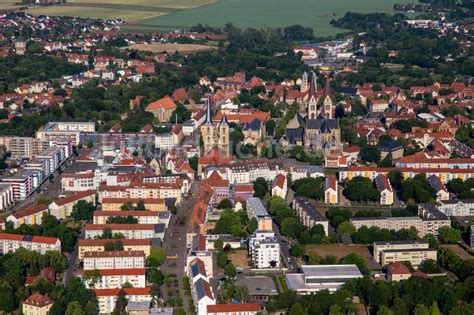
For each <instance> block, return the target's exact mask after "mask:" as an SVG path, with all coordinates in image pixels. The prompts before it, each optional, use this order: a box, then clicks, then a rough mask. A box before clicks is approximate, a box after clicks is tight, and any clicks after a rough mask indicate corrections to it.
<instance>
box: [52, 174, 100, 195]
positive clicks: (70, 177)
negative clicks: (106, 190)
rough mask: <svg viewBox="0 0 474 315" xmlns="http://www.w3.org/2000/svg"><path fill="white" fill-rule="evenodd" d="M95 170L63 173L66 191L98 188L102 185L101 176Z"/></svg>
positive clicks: (63, 186) (62, 178)
mask: <svg viewBox="0 0 474 315" xmlns="http://www.w3.org/2000/svg"><path fill="white" fill-rule="evenodd" d="M97 175H98V174H96V172H94V171H86V172H81V173H63V174H61V185H62V188H63V190H64V191H84V190H90V189H94V190H95V189H97V188H99V185H100V177H99V176H97Z"/></svg>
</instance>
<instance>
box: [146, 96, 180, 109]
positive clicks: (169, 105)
mask: <svg viewBox="0 0 474 315" xmlns="http://www.w3.org/2000/svg"><path fill="white" fill-rule="evenodd" d="M158 108H163V109H165V110H174V109H176V104H175V102H174V101H173V100H172V99H171V97H169V96H165V97H163V98H161V99H159V100H157V101H154V102H152V103H150V104H148V106H147V107H146V110H155V109H158Z"/></svg>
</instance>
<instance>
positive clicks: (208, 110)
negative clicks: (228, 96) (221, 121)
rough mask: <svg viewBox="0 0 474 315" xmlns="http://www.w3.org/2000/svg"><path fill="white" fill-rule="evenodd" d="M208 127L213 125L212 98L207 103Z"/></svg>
mask: <svg viewBox="0 0 474 315" xmlns="http://www.w3.org/2000/svg"><path fill="white" fill-rule="evenodd" d="M205 124H206V125H212V115H211V101H210V98H209V97H208V98H207V101H206V122H205Z"/></svg>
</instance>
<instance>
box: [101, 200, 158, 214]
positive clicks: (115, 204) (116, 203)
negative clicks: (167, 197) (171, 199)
mask: <svg viewBox="0 0 474 315" xmlns="http://www.w3.org/2000/svg"><path fill="white" fill-rule="evenodd" d="M138 203H143V205H144V206H145V209H146V210H148V211H166V204H165V201H164V200H163V199H151V198H148V199H139V198H134V199H132V198H103V199H102V210H103V211H116V210H119V209H120V208H121V207H122V206H123V205H130V206H132V207H136V206H137V204H138Z"/></svg>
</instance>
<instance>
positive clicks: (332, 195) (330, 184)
mask: <svg viewBox="0 0 474 315" xmlns="http://www.w3.org/2000/svg"><path fill="white" fill-rule="evenodd" d="M338 197H339V196H338V185H337V179H336V176H334V175H331V176H327V177H326V180H325V182H324V203H325V204H331V205H335V204H337V203H338V202H339V200H338Z"/></svg>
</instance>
